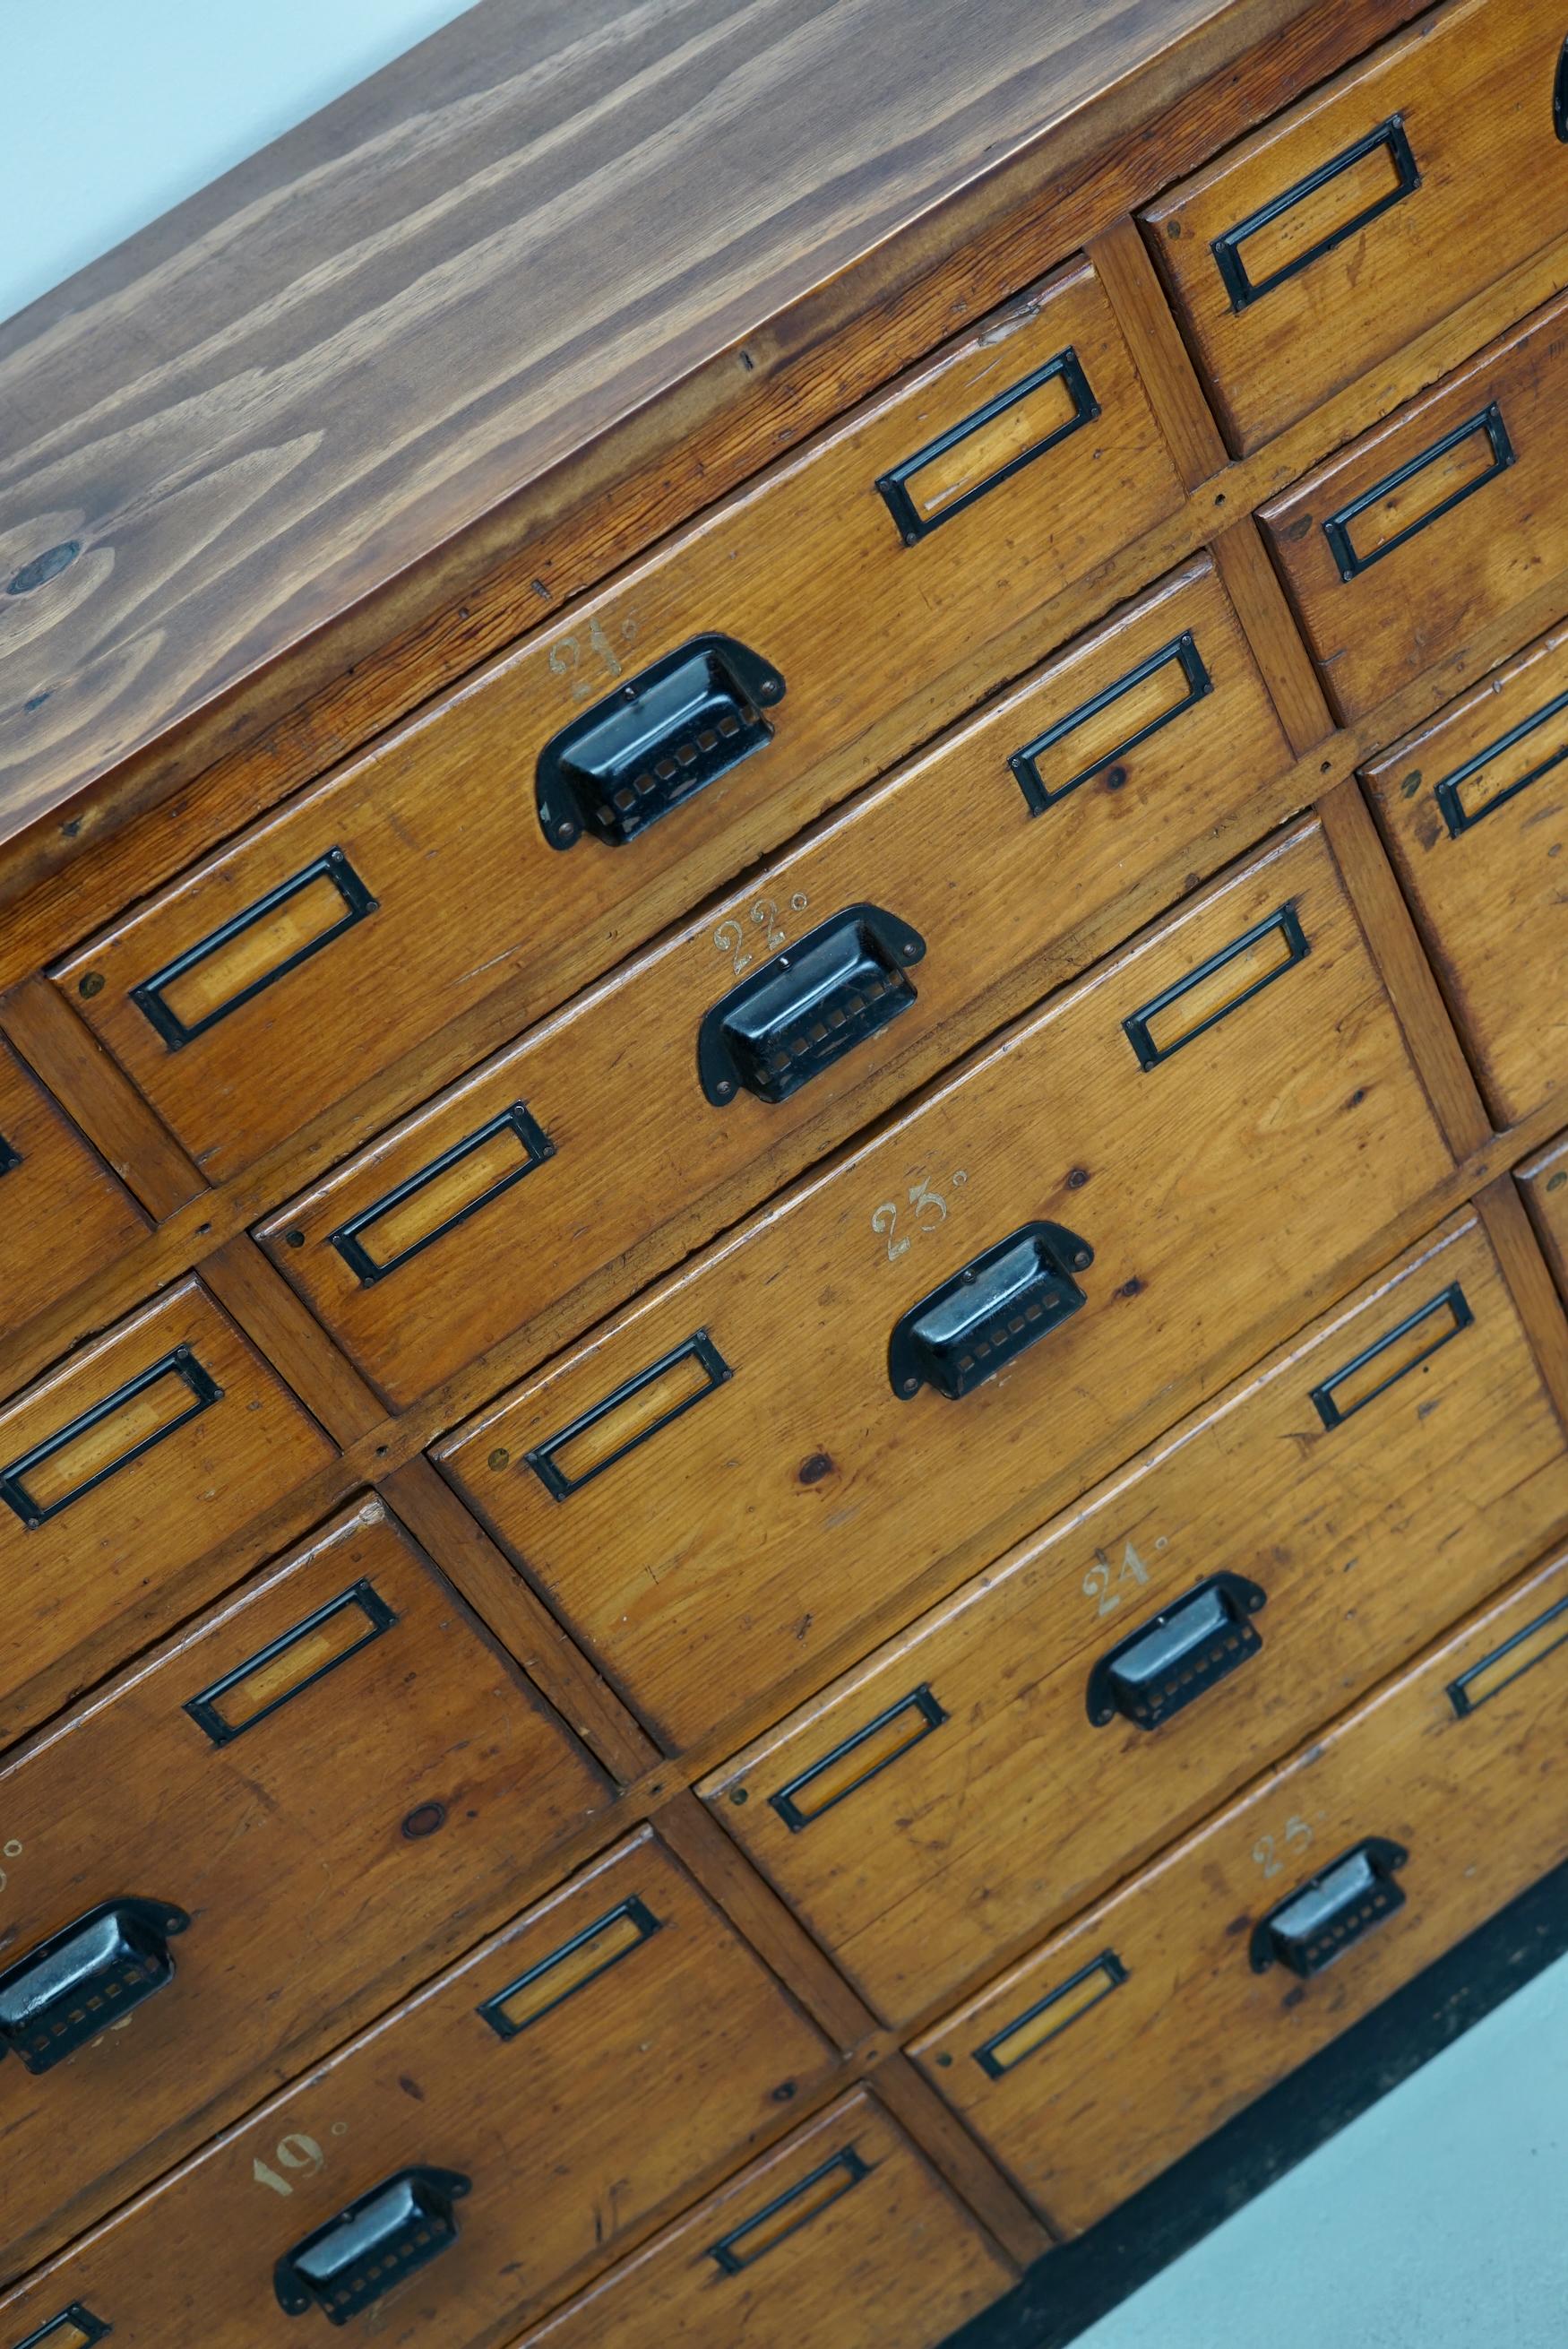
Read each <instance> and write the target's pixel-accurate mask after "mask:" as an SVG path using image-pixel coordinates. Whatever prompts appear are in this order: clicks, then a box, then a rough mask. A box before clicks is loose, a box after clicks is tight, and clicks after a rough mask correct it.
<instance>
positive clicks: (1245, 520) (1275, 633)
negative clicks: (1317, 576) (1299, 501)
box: [1209, 514, 1335, 759]
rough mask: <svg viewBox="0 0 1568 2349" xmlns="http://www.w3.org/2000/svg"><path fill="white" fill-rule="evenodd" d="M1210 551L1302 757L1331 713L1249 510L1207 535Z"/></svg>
mask: <svg viewBox="0 0 1568 2349" xmlns="http://www.w3.org/2000/svg"><path fill="white" fill-rule="evenodd" d="M1209 552H1210V554H1212V556H1213V558H1214V567H1215V569H1216V570H1217V571H1218V572H1219V574H1220V576H1221V578H1222V580H1223V582H1224V585H1225V592H1226V594H1227V595H1229V596H1230V599H1231V603H1232V605H1233V609H1234V611H1235V615H1236V617H1237V619H1238V620H1240V622H1241V624H1242V627H1243V632H1244V634H1245V636H1246V638H1247V641H1248V643H1249V644H1250V645H1251V646H1252V648H1253V659H1254V660H1255V661H1256V662H1257V665H1258V667H1259V668H1260V669H1262V671H1263V674H1264V683H1265V684H1266V685H1267V687H1268V689H1269V692H1270V694H1271V696H1272V697H1273V699H1274V708H1275V709H1277V710H1278V712H1279V718H1280V723H1281V725H1282V726H1283V727H1284V730H1285V739H1286V740H1287V741H1288V742H1289V744H1290V747H1291V749H1292V750H1294V751H1295V754H1296V757H1297V758H1298V759H1305V756H1306V754H1307V752H1308V751H1309V750H1313V749H1314V748H1315V746H1316V745H1317V744H1318V743H1326V742H1327V741H1328V740H1329V738H1330V736H1332V735H1333V733H1334V730H1335V728H1334V719H1333V718H1332V717H1331V716H1330V714H1329V708H1328V703H1327V701H1326V698H1325V696H1324V691H1323V688H1322V687H1321V686H1320V685H1319V683H1318V681H1317V671H1316V670H1315V668H1314V667H1313V665H1312V655H1311V654H1310V653H1309V652H1308V651H1307V649H1306V645H1305V639H1304V638H1303V636H1302V634H1301V631H1300V629H1299V628H1298V627H1297V626H1296V625H1295V614H1294V613H1293V612H1292V610H1291V608H1290V602H1289V599H1288V597H1287V596H1286V595H1285V592H1284V588H1283V587H1282V586H1281V585H1280V583H1279V578H1278V575H1277V574H1276V573H1275V570H1274V564H1272V563H1271V562H1270V561H1269V554H1268V549H1267V547H1266V546H1265V545H1264V542H1263V534H1262V533H1261V532H1260V531H1259V529H1258V526H1257V524H1256V523H1255V522H1253V519H1252V516H1251V515H1250V514H1243V517H1242V519H1241V520H1240V521H1239V522H1234V523H1232V524H1231V526H1230V528H1229V529H1228V530H1222V531H1221V533H1219V535H1218V537H1217V538H1215V539H1213V540H1212V541H1211V543H1210V547H1209Z"/></svg>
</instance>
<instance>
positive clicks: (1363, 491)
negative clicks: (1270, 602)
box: [1259, 300, 1568, 719]
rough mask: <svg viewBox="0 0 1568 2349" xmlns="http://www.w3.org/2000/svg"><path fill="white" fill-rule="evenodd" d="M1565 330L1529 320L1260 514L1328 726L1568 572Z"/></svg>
mask: <svg viewBox="0 0 1568 2349" xmlns="http://www.w3.org/2000/svg"><path fill="white" fill-rule="evenodd" d="M1565 323H1568V302H1565V301H1561V300H1560V301H1557V302H1553V303H1552V304H1550V305H1548V306H1547V307H1546V308H1545V309H1543V310H1538V311H1537V312H1536V313H1535V315H1534V316H1533V317H1532V318H1531V319H1529V320H1527V321H1526V323H1525V324H1524V325H1523V326H1517V327H1515V328H1514V329H1513V330H1512V332H1511V334H1508V335H1506V336H1503V337H1502V338H1501V340H1500V341H1498V342H1495V343H1493V344H1492V345H1491V347H1489V348H1488V349H1487V350H1485V351H1483V352H1482V353H1481V354H1480V357H1478V358H1475V359H1472V360H1470V362H1469V364H1468V365H1467V366H1465V367H1460V369H1459V370H1458V371H1457V372H1456V373H1455V374H1453V375H1451V376H1449V377H1448V378H1446V379H1445V380H1444V381H1443V382H1442V383H1441V384H1439V386H1438V387H1437V388H1436V389H1435V390H1433V391H1430V392H1427V393H1425V394H1424V395H1423V396H1422V397H1421V398H1419V399H1412V400H1409V401H1408V402H1407V404H1406V406H1405V407H1403V408H1402V409H1399V411H1398V414H1397V415H1396V416H1394V417H1392V418H1390V419H1389V420H1388V422H1387V423H1386V424H1380V425H1378V426H1377V427H1376V428H1375V429H1373V430H1372V431H1370V432H1366V433H1363V434H1362V436H1361V438H1360V439H1359V440H1353V441H1352V442H1351V444H1350V446H1349V447H1348V448H1347V449H1345V450H1341V451H1340V453H1339V454H1338V455H1337V456H1336V457H1331V458H1330V459H1329V460H1328V461H1327V463H1326V464H1324V465H1321V466H1319V468H1318V469H1317V471H1315V472H1314V473H1309V474H1308V475H1307V477H1306V479H1305V481H1298V482H1297V483H1296V485H1295V488H1294V489H1292V490H1288V491H1286V492H1285V493H1284V496H1283V497H1280V498H1276V499H1274V501H1273V502H1272V503H1270V504H1269V505H1266V506H1264V508H1263V509H1262V511H1261V512H1260V515H1259V519H1260V521H1261V522H1262V523H1263V525H1264V530H1265V532H1266V533H1267V536H1268V540H1269V543H1270V545H1271V547H1272V549H1273V551H1274V558H1275V560H1276V562H1277V563H1278V564H1279V566H1280V569H1281V571H1282V572H1283V574H1284V580H1285V585H1286V586H1287V587H1288V588H1289V590H1290V594H1291V598H1292V601H1293V602H1294V604H1295V608H1296V613H1297V616H1298V617H1299V618H1300V620H1301V623H1302V626H1303V627H1304V629H1305V633H1306V637H1307V641H1308V643H1309V645H1310V646H1311V647H1312V650H1313V653H1314V655H1315V657H1316V661H1317V665H1318V669H1319V673H1320V674H1321V676H1322V678H1323V683H1324V688H1325V690H1326V693H1327V695H1328V698H1329V699H1330V701H1331V702H1332V703H1333V704H1334V707H1335V709H1336V713H1337V715H1338V716H1339V717H1340V718H1342V719H1352V718H1358V717H1360V716H1361V715H1362V713H1363V712H1364V711H1366V710H1368V709H1373V708H1374V707H1375V706H1376V705H1377V703H1378V702H1380V701H1384V700H1386V699H1387V698H1388V696H1389V695H1390V694H1393V693H1397V692H1398V690H1399V688H1400V687H1401V686H1403V685H1408V683H1409V681H1410V679H1411V678H1413V677H1417V676H1419V675H1420V673H1421V672H1422V671H1423V670H1425V669H1429V668H1431V667H1433V666H1434V665H1435V664H1436V663H1437V662H1438V661H1439V660H1441V659H1442V658H1443V657H1444V656H1445V655H1447V654H1449V653H1451V652H1454V651H1456V650H1457V649H1458V647H1460V646H1461V645H1462V644H1463V643H1464V641H1465V638H1466V637H1467V636H1469V635H1470V633H1471V631H1472V630H1474V629H1476V628H1479V627H1480V626H1484V624H1485V623H1486V622H1487V621H1488V620H1492V619H1495V618H1497V617H1498V616H1500V615H1501V614H1502V613H1505V612H1507V611H1509V610H1510V609H1511V607H1512V605H1515V604H1516V603H1518V602H1519V600H1520V598H1521V597H1522V596H1523V595H1527V594H1529V593H1530V592H1531V590H1532V589H1533V588H1536V587H1539V586H1541V585H1543V584H1544V583H1545V582H1546V581H1547V580H1549V579H1550V578H1551V577H1552V576H1553V574H1554V573H1556V572H1558V571H1561V570H1562V569H1563V567H1564V566H1565V565H1568V476H1565V475H1564V473H1563V467H1562V464H1561V462H1560V461H1559V460H1560V455H1561V451H1562V448H1563V434H1564V432H1565V431H1568V344H1565V342H1564V340H1563V327H1564V324H1565Z"/></svg>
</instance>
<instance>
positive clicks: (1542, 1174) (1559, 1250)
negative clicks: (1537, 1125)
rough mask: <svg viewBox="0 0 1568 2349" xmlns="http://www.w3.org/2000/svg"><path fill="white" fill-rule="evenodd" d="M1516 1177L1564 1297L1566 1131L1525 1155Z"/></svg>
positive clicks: (1567, 1280)
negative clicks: (1531, 1154) (1530, 1153)
mask: <svg viewBox="0 0 1568 2349" xmlns="http://www.w3.org/2000/svg"><path fill="white" fill-rule="evenodd" d="M1517 1179H1518V1182H1519V1186H1520V1189H1521V1190H1522V1192H1523V1194H1524V1199H1525V1205H1526V1206H1528V1207H1529V1209H1530V1213H1531V1216H1532V1221H1533V1222H1534V1225H1535V1228H1536V1230H1537V1231H1538V1232H1539V1233H1540V1235H1541V1244H1542V1247H1544V1249H1545V1250H1546V1253H1547V1256H1548V1257H1549V1258H1550V1259H1551V1263H1552V1268H1553V1272H1555V1274H1556V1275H1557V1283H1558V1287H1559V1288H1561V1289H1562V1291H1563V1296H1564V1298H1568V1133H1560V1134H1559V1135H1558V1137H1557V1139H1556V1141H1555V1142H1552V1143H1548V1144H1547V1146H1546V1148H1545V1149H1544V1150H1541V1151H1538V1152H1537V1153H1536V1154H1535V1156H1534V1157H1533V1158H1528V1159H1526V1160H1525V1162H1524V1164H1523V1165H1522V1167H1521V1168H1520V1169H1519V1174H1518V1178H1517Z"/></svg>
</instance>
